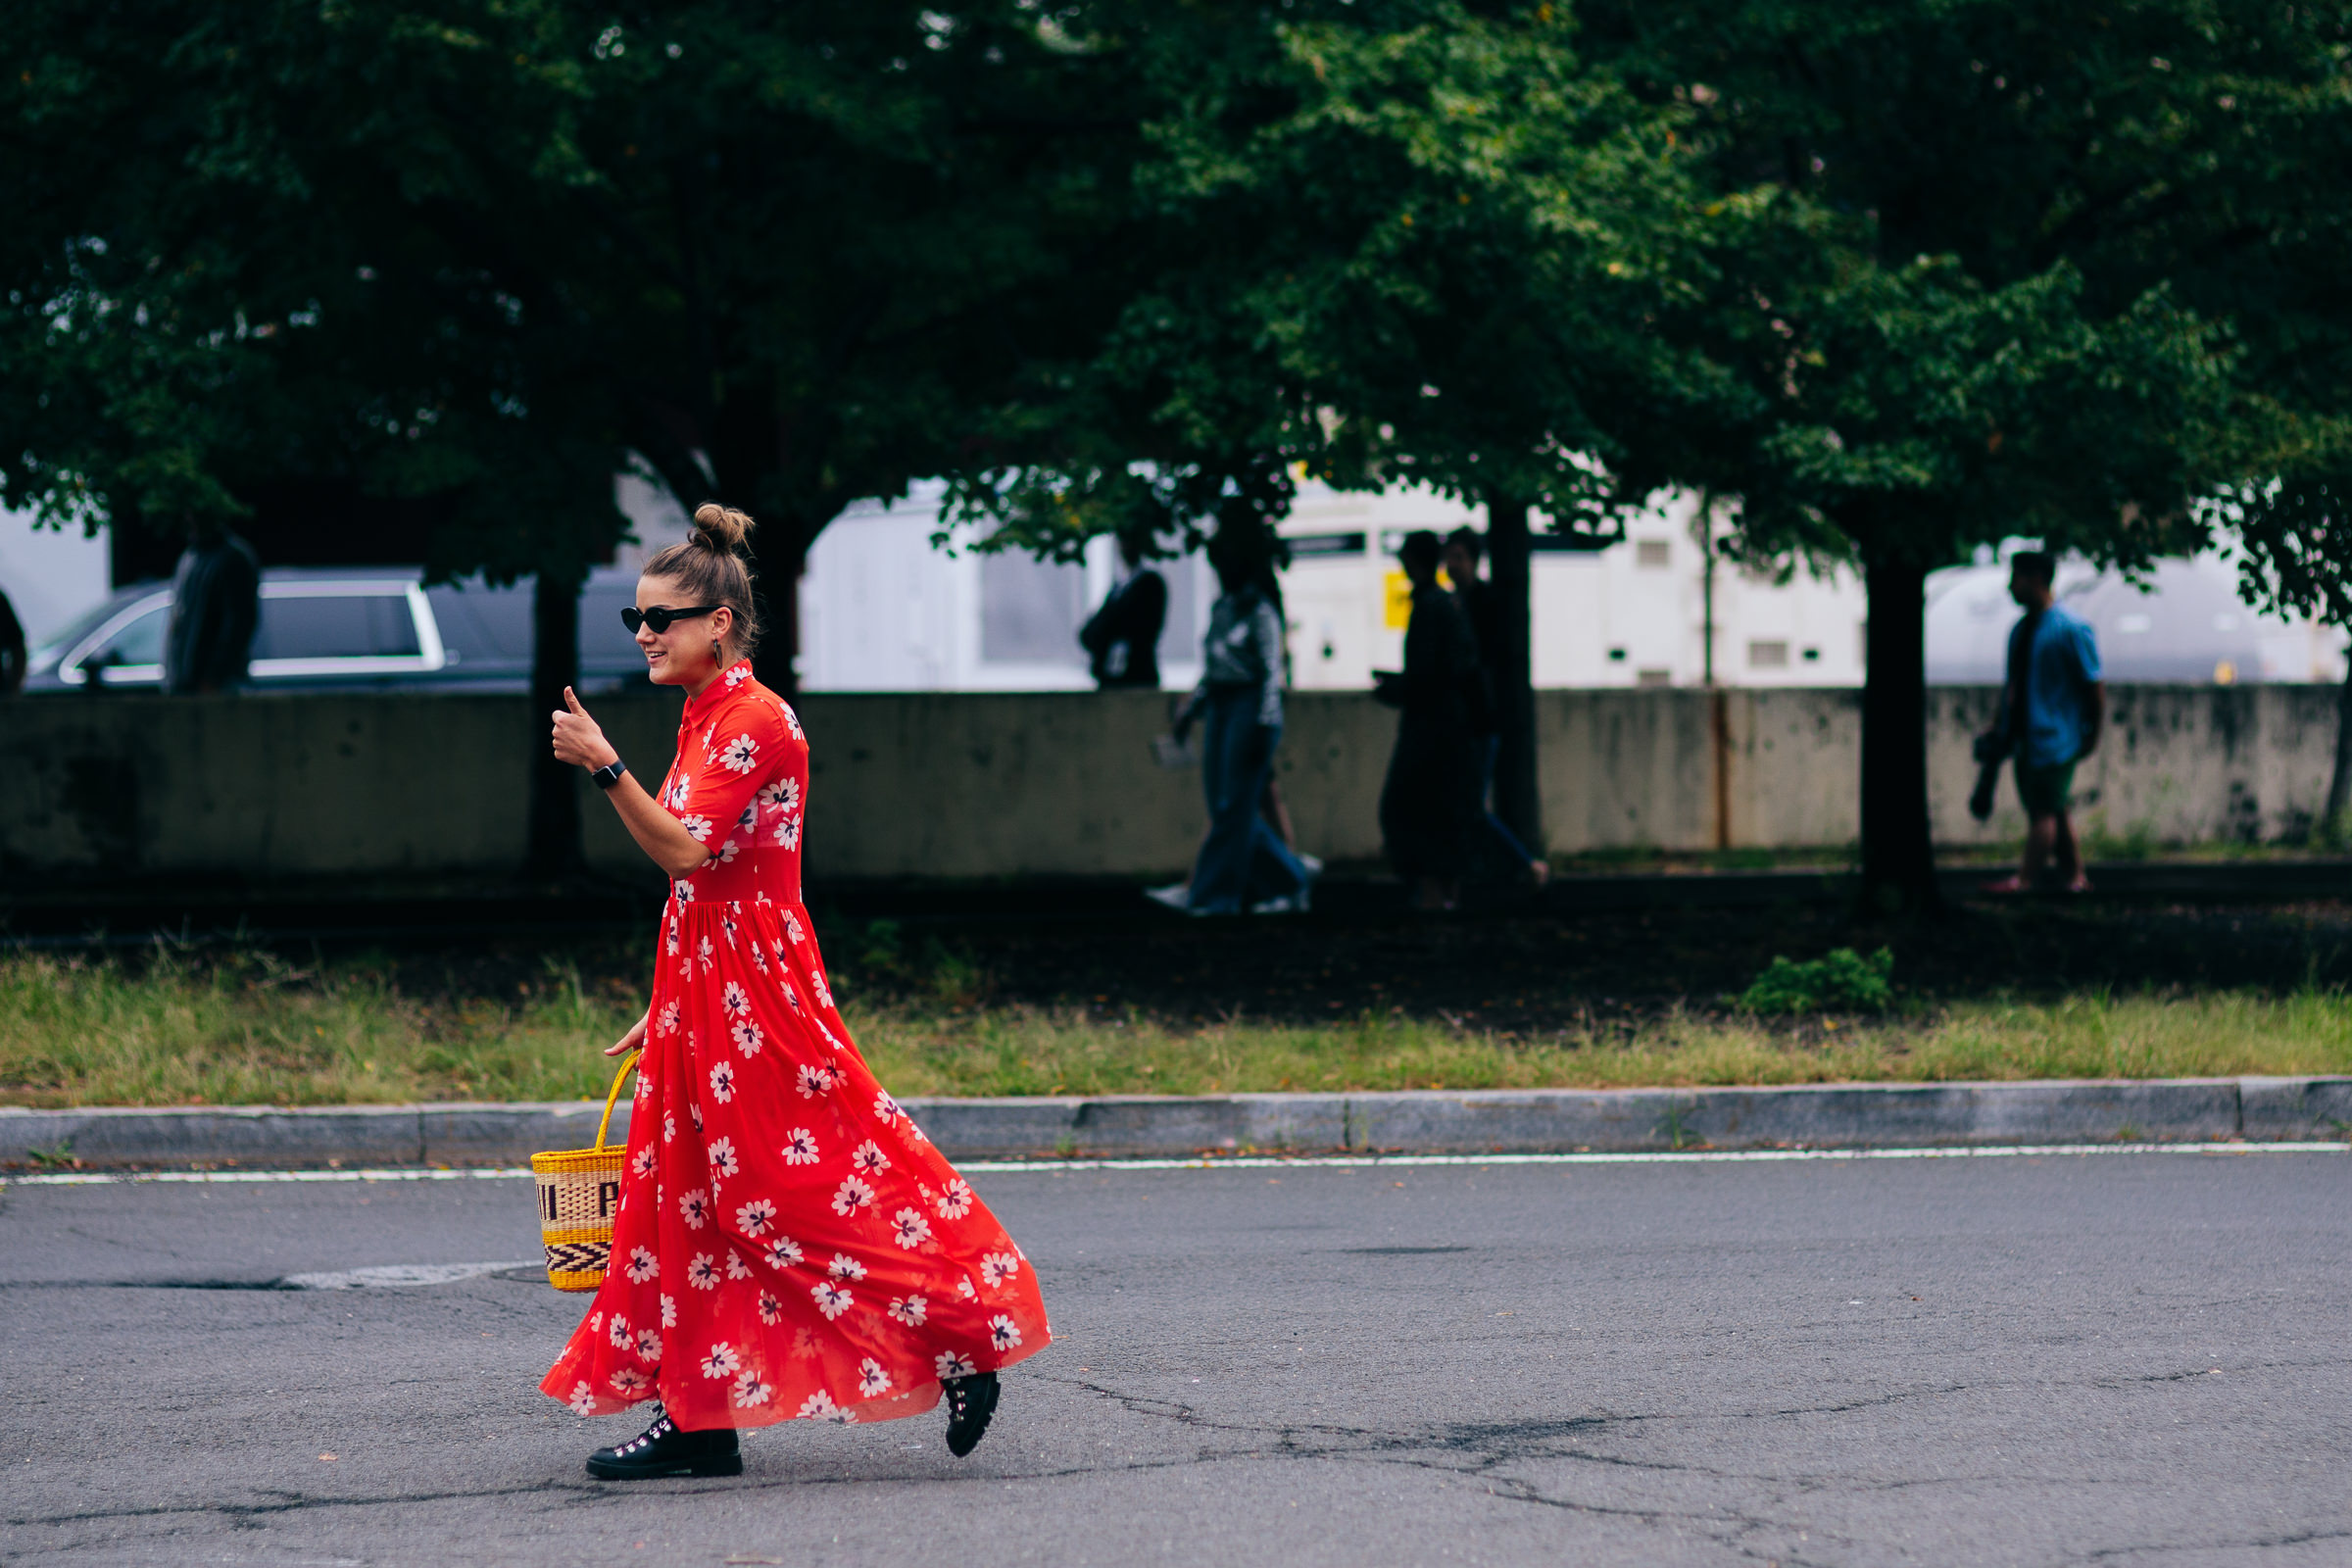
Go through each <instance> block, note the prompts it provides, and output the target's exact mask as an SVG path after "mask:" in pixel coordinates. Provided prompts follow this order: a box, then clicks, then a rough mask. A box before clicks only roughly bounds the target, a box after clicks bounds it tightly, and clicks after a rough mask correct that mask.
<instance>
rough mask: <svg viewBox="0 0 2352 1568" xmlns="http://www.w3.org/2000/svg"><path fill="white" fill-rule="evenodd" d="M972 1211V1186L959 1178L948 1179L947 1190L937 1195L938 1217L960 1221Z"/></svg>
mask: <svg viewBox="0 0 2352 1568" xmlns="http://www.w3.org/2000/svg"><path fill="white" fill-rule="evenodd" d="M971 1211H972V1184H971V1183H969V1182H967V1181H965V1180H964V1179H963V1178H962V1177H960V1176H955V1177H951V1178H949V1181H948V1185H947V1190H946V1191H945V1192H943V1193H941V1194H940V1195H939V1217H940V1218H941V1219H961V1218H963V1216H964V1215H966V1214H969V1213H970V1212H971Z"/></svg>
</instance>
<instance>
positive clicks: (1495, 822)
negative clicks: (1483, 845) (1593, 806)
mask: <svg viewBox="0 0 2352 1568" xmlns="http://www.w3.org/2000/svg"><path fill="white" fill-rule="evenodd" d="M1486 553H1487V540H1486V536H1485V535H1484V534H1481V533H1480V532H1478V530H1476V529H1475V528H1456V529H1454V530H1453V532H1452V533H1450V534H1448V535H1446V559H1445V564H1446V577H1447V578H1448V579H1450V580H1451V581H1452V583H1453V597H1454V602H1455V603H1457V604H1459V605H1460V606H1461V607H1462V614H1463V616H1464V617H1465V618H1466V619H1468V621H1469V622H1470V637H1471V640H1472V642H1474V643H1475V644H1476V645H1477V647H1478V668H1479V674H1480V678H1481V680H1482V681H1483V683H1484V686H1485V695H1486V699H1487V701H1486V704H1485V707H1484V711H1483V713H1482V714H1481V715H1480V716H1481V717H1482V718H1483V720H1484V722H1483V723H1482V724H1481V726H1480V728H1481V734H1480V736H1479V745H1478V827H1477V829H1476V831H1477V832H1479V833H1483V834H1484V835H1485V838H1486V842H1487V844H1488V845H1489V846H1490V847H1492V848H1493V849H1494V851H1495V853H1496V854H1498V855H1500V856H1501V857H1502V858H1504V859H1505V860H1506V861H1507V862H1508V863H1510V864H1511V865H1513V866H1522V865H1524V866H1526V867H1527V874H1528V875H1529V876H1531V877H1533V878H1535V881H1536V886H1538V887H1542V886H1543V885H1544V883H1545V882H1547V881H1549V880H1550V879H1551V864H1550V862H1549V861H1547V860H1543V859H1539V858H1536V857H1535V856H1532V855H1530V854H1528V853H1527V846H1526V845H1524V844H1522V843H1520V842H1519V835H1518V834H1516V833H1513V832H1512V831H1511V830H1510V827H1509V825H1508V824H1507V823H1505V822H1504V821H1503V819H1502V818H1501V817H1499V816H1497V815H1496V814H1495V807H1494V795H1495V760H1496V758H1498V757H1499V756H1500V755H1501V753H1502V726H1503V722H1504V720H1505V718H1506V717H1507V716H1508V715H1506V714H1505V713H1504V712H1503V711H1502V703H1501V692H1502V673H1503V669H1504V667H1505V664H1506V659H1505V655H1504V651H1503V646H1502V603H1501V601H1500V600H1498V599H1497V598H1496V597H1495V585H1494V584H1493V583H1490V582H1488V581H1487V580H1486V579H1485V578H1484V577H1481V576H1480V575H1479V574H1478V565H1479V563H1480V561H1481V560H1483V559H1484V558H1485V556H1486Z"/></svg>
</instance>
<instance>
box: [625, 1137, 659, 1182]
mask: <svg viewBox="0 0 2352 1568" xmlns="http://www.w3.org/2000/svg"><path fill="white" fill-rule="evenodd" d="M629 1173H630V1174H631V1175H633V1176H638V1177H645V1176H651V1175H652V1174H653V1173H654V1146H653V1145H651V1144H648V1145H646V1146H645V1147H644V1148H643V1149H640V1150H639V1151H637V1152H636V1153H635V1154H633V1155H631V1156H630V1158H629Z"/></svg>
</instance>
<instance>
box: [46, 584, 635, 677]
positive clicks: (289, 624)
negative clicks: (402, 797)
mask: <svg viewBox="0 0 2352 1568" xmlns="http://www.w3.org/2000/svg"><path fill="white" fill-rule="evenodd" d="M636 591H637V578H636V575H635V574H634V573H633V572H621V571H611V570H608V571H599V572H594V573H591V574H590V576H589V579H588V582H587V584H586V586H585V587H584V588H583V589H582V590H581V593H580V615H579V650H580V678H579V682H578V685H579V689H580V691H581V692H582V693H583V694H594V693H604V692H611V691H616V690H619V689H620V688H622V687H623V686H626V685H629V684H631V683H633V682H642V681H643V680H644V679H645V656H644V655H643V654H642V653H640V652H639V651H638V648H637V643H636V640H635V639H634V638H632V637H631V636H630V635H629V632H628V630H627V628H626V627H624V626H622V625H621V623H620V611H621V607H622V606H624V605H627V604H631V603H633V602H634V600H635V596H636ZM534 593H535V589H534V585H533V584H532V583H530V582H529V581H527V580H526V581H523V582H520V583H516V584H515V585H514V586H513V587H508V588H493V587H490V586H488V585H487V584H485V583H482V582H480V581H478V580H476V581H470V582H462V583H449V584H443V585H440V586H436V587H430V588H428V587H426V586H425V585H424V574H423V572H422V571H420V570H419V569H418V568H417V567H415V566H368V567H329V566H280V567H271V568H270V569H268V570H265V571H264V572H263V573H262V592H261V618H260V622H259V624H258V625H257V626H256V627H255V629H254V634H253V655H252V663H251V665H250V667H249V669H248V672H247V688H246V689H248V690H250V691H257V692H271V691H321V690H366V691H462V692H523V691H528V690H529V689H530V676H531V616H532V606H533V596H534ZM171 619H172V585H171V584H170V583H168V582H146V583H138V584H135V585H133V586H131V587H128V588H123V589H120V590H118V591H117V592H116V593H115V594H114V595H113V597H111V598H110V599H108V600H107V602H106V603H105V604H103V605H100V606H99V607H98V608H97V609H96V610H93V611H91V612H90V613H88V614H86V615H84V616H82V617H81V618H80V619H79V620H77V621H75V622H74V623H73V625H71V626H69V627H67V628H66V630H65V631H63V632H62V633H60V634H59V635H57V636H56V637H54V638H52V639H50V640H49V641H48V642H46V643H44V644H43V645H42V646H41V647H39V648H37V649H35V650H34V651H33V653H32V657H31V660H30V663H29V667H28V669H27V671H26V674H25V692H26V694H28V695H40V694H45V693H58V692H101V691H117V690H122V691H140V690H160V689H161V688H162V686H163V683H164V633H165V630H166V629H167V628H168V627H169V626H170V624H171Z"/></svg>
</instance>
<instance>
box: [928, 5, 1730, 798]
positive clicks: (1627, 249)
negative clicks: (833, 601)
mask: <svg viewBox="0 0 2352 1568" xmlns="http://www.w3.org/2000/svg"><path fill="white" fill-rule="evenodd" d="M1114 37H1115V42H1114V43H1113V44H1112V45H1110V46H1109V47H1115V48H1117V49H1120V50H1123V51H1126V52H1128V53H1130V54H1132V55H1133V56H1134V57H1135V59H1136V64H1135V65H1134V66H1133V67H1132V71H1133V74H1134V75H1135V76H1136V78H1137V79H1138V80H1139V81H1140V82H1141V83H1142V84H1143V86H1144V90H1145V97H1144V102H1145V105H1146V114H1147V118H1148V122H1149V123H1148V131H1147V137H1148V146H1149V149H1150V151H1149V156H1148V157H1147V158H1146V159H1145V160H1144V162H1143V163H1142V164H1141V165H1140V166H1139V168H1138V172H1137V176H1136V178H1137V188H1138V190H1139V192H1140V193H1141V195H1142V198H1143V200H1144V202H1145V204H1146V215H1147V221H1148V223H1149V225H1150V231H1151V240H1150V244H1151V249H1152V254H1153V255H1154V256H1155V257H1156V258H1159V262H1158V265H1157V266H1155V267H1154V268H1153V270H1152V271H1151V272H1150V273H1149V275H1147V276H1145V277H1143V278H1142V279H1140V280H1139V282H1138V283H1137V285H1136V287H1135V292H1134V294H1133V297H1132V298H1131V300H1130V301H1129V302H1128V303H1127V304H1126V306H1125V308H1124V310H1123V311H1122V313H1121V314H1120V317H1119V319H1118V322H1117V325H1116V326H1115V327H1114V328H1113V330H1112V331H1111V332H1110V333H1109V335H1108V337H1107V339H1106V341H1105V344H1104V346H1103V349H1102V351H1101V352H1100V353H1099V354H1098V355H1097V356H1096V357H1095V358H1093V359H1092V360H1090V361H1089V362H1087V363H1086V364H1084V365H1082V366H1079V367H1074V368H1067V369H1064V370H1061V371H1059V372H1058V373H1056V374H1055V375H1054V376H1053V377H1052V378H1051V379H1050V380H1045V381H1043V382H1041V384H1040V386H1039V389H1038V392H1037V394H1036V396H1035V399H1034V401H1033V403H1032V404H1031V406H1030V407H1029V408H1028V409H1027V411H1026V417H1025V421H1024V430H1025V431H1026V432H1028V433H1030V434H1031V435H1033V436H1036V437H1048V438H1045V439H1032V440H1029V441H1026V442H1018V443H1012V444H1010V450H1012V451H1014V452H1016V453H1018V454H1019V457H1018V458H1017V459H1012V458H1008V459H1007V460H1006V461H1005V463H1004V464H1003V465H1001V466H997V467H995V468H992V469H990V470H987V471H985V472H983V473H980V474H978V475H976V476H975V477H974V479H973V481H972V483H971V484H970V486H969V488H968V489H967V501H968V502H969V503H970V504H971V505H972V506H973V507H974V508H975V509H976V510H980V511H987V512H992V513H993V514H994V515H997V516H998V517H999V518H1000V520H1001V521H1002V522H1003V524H1004V526H1003V527H1002V528H1001V530H1000V531H999V533H998V534H997V535H996V542H998V543H1018V544H1021V545H1024V546H1027V547H1029V548H1033V549H1039V550H1045V551H1054V550H1058V551H1061V552H1063V553H1068V552H1070V551H1073V550H1074V549H1075V548H1076V544H1077V542H1079V541H1082V540H1083V538H1084V537H1085V536H1087V535H1088V534H1090V533H1093V532H1099V531H1108V530H1110V529H1113V528H1117V527H1121V526H1125V525H1128V523H1127V521H1126V519H1131V518H1134V517H1136V516H1139V515H1141V516H1143V517H1145V518H1146V519H1147V521H1148V522H1150V523H1152V524H1156V525H1158V526H1160V527H1162V528H1164V529H1166V530H1167V531H1169V532H1170V533H1171V534H1178V535H1180V534H1181V530H1183V529H1184V528H1185V527H1187V526H1188V525H1189V524H1190V523H1192V522H1194V521H1197V519H1198V518H1199V517H1200V515H1201V514H1202V513H1206V512H1215V513H1217V514H1218V515H1219V519H1220V526H1224V525H1228V524H1231V523H1232V522H1233V521H1234V520H1235V514H1237V513H1238V514H1239V515H1241V517H1242V519H1244V521H1243V525H1246V526H1260V527H1262V526H1270V520H1271V519H1272V518H1273V517H1278V516H1279V515H1280V510H1281V509H1282V508H1286V507H1287V505H1288V501H1289V496H1288V494H1287V487H1286V486H1284V485H1282V484H1281V483H1280V482H1279V480H1278V479H1272V480H1269V479H1268V478H1266V477H1263V476H1269V475H1279V474H1280V473H1281V471H1282V469H1283V468H1284V467H1285V466H1289V465H1297V466H1299V468H1300V469H1301V470H1302V471H1305V472H1310V473H1312V474H1314V475H1316V476H1317V477H1320V478H1324V479H1327V480H1329V481H1331V482H1333V483H1336V484H1340V485H1342V486H1346V487H1351V488H1375V489H1377V488H1382V487H1385V486H1387V485H1391V484H1399V483H1424V484H1428V485H1431V486H1433V487H1435V488H1436V489H1438V490H1440V491H1442V492H1445V493H1448V494H1451V495H1454V496H1457V497H1460V498H1462V499H1464V500H1466V501H1471V502H1478V503H1484V504H1485V505H1486V506H1487V507H1488V509H1489V516H1490V519H1491V531H1490V551H1491V557H1492V560H1493V561H1494V564H1495V581H1496V584H1497V587H1498V589H1499V591H1500V593H1501V595H1502V597H1503V600H1504V603H1505V604H1506V605H1507V606H1508V607H1509V608H1510V610H1511V611H1512V612H1513V615H1512V619H1511V622H1510V626H1509V630H1510V632H1511V634H1512V638H1513V641H1514V642H1515V645H1516V646H1515V649H1514V651H1513V654H1512V658H1511V661H1510V667H1509V668H1508V669H1506V670H1505V671H1502V672H1501V673H1502V674H1503V675H1504V677H1505V679H1504V682H1503V684H1504V688H1505V689H1504V692H1503V694H1502V696H1503V699H1504V706H1505V716H1506V724H1505V740H1506V751H1505V756H1504V759H1503V766H1502V769H1501V773H1502V787H1501V790H1500V792H1499V793H1500V795H1501V799H1502V802H1503V804H1504V808H1505V813H1506V815H1508V816H1509V817H1510V818H1511V820H1512V823H1513V826H1514V827H1515V828H1517V829H1518V830H1519V831H1520V832H1521V833H1522V834H1523V835H1524V836H1525V837H1526V838H1527V839H1528V840H1529V841H1530V842H1539V843H1540V842H1541V839H1540V824H1539V823H1538V822H1537V820H1536V817H1537V812H1536V799H1537V791H1536V774H1535V754H1534V747H1533V732H1534V724H1533V693H1532V685H1531V682H1530V679H1529V661H1528V622H1527V607H1528V587H1529V530H1530V526H1531V517H1533V516H1534V515H1538V514H1541V515H1543V516H1544V517H1548V518H1549V519H1551V520H1552V522H1553V523H1554V524H1555V525H1556V526H1559V527H1562V528H1565V529H1569V530H1572V531H1577V532H1581V533H1586V534H1588V535H1591V534H1594V533H1598V534H1601V535H1604V536H1605V535H1606V534H1607V532H1608V531H1610V530H1611V529H1613V528H1615V527H1616V526H1617V525H1618V524H1617V522H1616V518H1617V516H1618V515H1621V514H1622V512H1623V511H1624V510H1625V509H1626V508H1628V507H1630V506H1634V505H1638V504H1639V503H1640V502H1641V501H1642V499H1643V498H1644V497H1645V496H1646V494H1647V493H1648V491H1649V490H1650V489H1651V488H1654V482H1655V478H1656V476H1657V472H1658V470H1657V468H1656V465H1655V463H1654V461H1653V458H1652V455H1651V454H1650V453H1649V452H1648V451H1647V450H1646V449H1645V448H1644V447H1643V446H1642V444H1641V443H1639V442H1636V441H1632V440H1629V439H1628V436H1629V433H1631V432H1633V431H1635V430H1636V429H1637V428H1638V426H1639V421H1640V420H1641V419H1642V418H1643V417H1653V418H1654V417H1658V412H1659V411H1662V410H1666V409H1670V408H1673V407H1676V406H1678V405H1680V404H1681V403H1683V402H1685V401H1689V400H1693V399H1702V400H1703V399H1704V398H1706V397H1709V396H1712V395H1714V392H1715V389H1716V387H1717V386H1718V384H1720V383H1722V382H1723V379H1724V378H1723V377H1721V376H1720V375H1718V374H1715V373H1713V372H1711V371H1710V370H1709V369H1708V368H1707V367H1706V366H1704V365H1703V364H1701V363H1699V362H1697V361H1696V360H1695V359H1694V358H1693V357H1692V355H1691V353H1690V352H1688V351H1686V350H1684V349H1681V348H1678V347H1677V345H1676V344H1675V343H1674V342H1673V341H1671V340H1669V339H1667V338H1665V337H1663V336H1661V335H1660V334H1659V333H1658V332H1657V331H1656V329H1655V328H1656V321H1657V319H1658V318H1659V317H1660V315H1661V314H1662V313H1664V312H1666V311H1669V310H1670V309H1671V308H1672V303H1673V300H1674V298H1675V296H1676V295H1677V294H1678V293H1679V292H1682V291H1684V290H1685V289H1686V288H1687V285H1686V284H1685V283H1684V282H1683V280H1682V279H1681V278H1679V277H1678V275H1677V271H1678V261H1679V260H1680V259H1682V258H1685V257H1687V256H1688V255H1689V253H1690V251H1691V227H1692V224H1693V221H1694V220H1695V218H1696V204H1695V203H1693V202H1691V201H1689V200H1686V199H1685V197H1686V187H1685V186H1684V184H1683V183H1682V173H1681V167H1680V166H1681V154H1680V153H1679V152H1678V150H1677V146H1676V142H1675V138H1674V135H1673V130H1674V125H1675V123H1677V122H1678V121H1679V119H1680V118H1681V111H1679V110H1677V109H1675V108H1672V107H1667V108H1662V109H1651V108H1645V107H1644V106H1642V105H1641V104H1639V103H1637V102H1635V101H1633V100H1632V99H1630V98H1629V97H1627V96H1626V95H1625V94H1624V93H1623V92H1622V91H1621V90H1619V89H1618V88H1617V86H1616V85H1615V83H1614V82H1613V81H1612V79H1611V78H1610V77H1609V76H1608V75H1607V74H1606V73H1600V72H1596V71H1594V70H1593V69H1592V68H1591V67H1590V66H1589V64H1588V63H1586V62H1585V61H1584V60H1582V59H1580V57H1579V56H1578V55H1577V53H1576V52H1575V50H1574V48H1573V36H1572V33H1571V30H1570V29H1569V27H1568V26H1567V25H1566V22H1565V20H1564V16H1563V15H1559V14H1555V13H1554V12H1553V11H1552V9H1551V8H1550V7H1527V8H1490V7H1483V6H1476V5H1470V4H1463V3H1459V0H1373V3H1363V4H1352V5H1349V4H1341V3H1336V0H1335V3H1330V4H1322V5H1306V4H1301V5H1299V6H1295V7H1291V8H1287V9H1286V10H1285V11H1284V12H1283V13H1281V14H1279V15H1272V14H1268V13H1265V12H1262V11H1259V10H1257V9H1256V8H1252V7H1244V6H1238V5H1237V6H1196V7H1187V8H1183V9H1181V10H1177V11H1169V10H1167V9H1166V8H1142V9H1141V10H1139V12H1138V13H1137V14H1136V15H1134V16H1132V17H1130V18H1129V19H1128V20H1127V21H1126V22H1125V23H1124V24H1123V25H1121V26H1120V27H1119V28H1117V29H1116V30H1115V34H1114ZM1636 411H1642V412H1641V413H1639V414H1637V412H1636ZM1053 436H1058V440H1057V441H1056V440H1054V439H1051V438H1050V437H1053ZM1138 458H1141V459H1146V460H1149V466H1148V467H1147V468H1146V469H1145V470H1144V471H1141V472H1138V471H1134V470H1132V469H1131V467H1130V464H1131V463H1132V462H1133V461H1134V460H1136V459H1138ZM1188 506H1194V507H1198V508H1200V511H1199V512H1194V513H1192V514H1190V515H1187V513H1186V512H1185V508H1186V507H1188Z"/></svg>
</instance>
